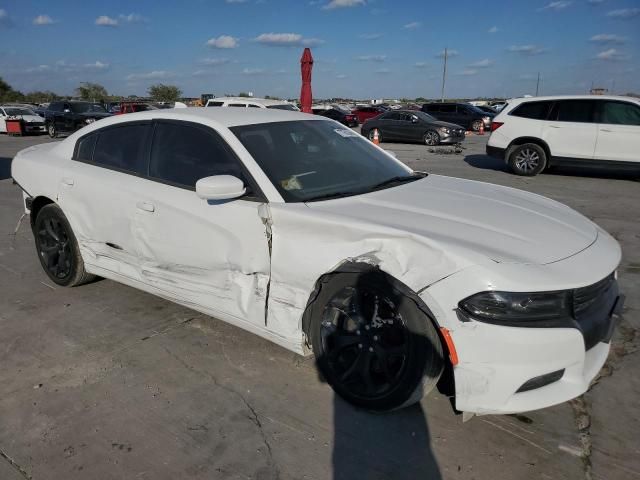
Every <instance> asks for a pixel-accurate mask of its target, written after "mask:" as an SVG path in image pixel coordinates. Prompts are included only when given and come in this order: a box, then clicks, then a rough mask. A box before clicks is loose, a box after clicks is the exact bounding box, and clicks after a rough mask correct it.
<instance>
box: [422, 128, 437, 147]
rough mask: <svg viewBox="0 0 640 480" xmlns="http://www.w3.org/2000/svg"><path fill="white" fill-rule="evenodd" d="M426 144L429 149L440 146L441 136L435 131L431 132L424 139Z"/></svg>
mask: <svg viewBox="0 0 640 480" xmlns="http://www.w3.org/2000/svg"><path fill="white" fill-rule="evenodd" d="M422 140H423V141H424V144H425V145H427V146H429V147H435V146H436V145H440V134H439V133H438V132H436V131H435V130H429V131H428V132H427V133H425V134H424V137H422Z"/></svg>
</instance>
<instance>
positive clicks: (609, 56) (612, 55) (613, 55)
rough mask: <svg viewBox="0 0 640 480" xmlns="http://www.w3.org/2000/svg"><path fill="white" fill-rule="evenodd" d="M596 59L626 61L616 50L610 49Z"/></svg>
mask: <svg viewBox="0 0 640 480" xmlns="http://www.w3.org/2000/svg"><path fill="white" fill-rule="evenodd" d="M596 58H597V59H598V60H624V59H625V58H626V57H625V56H624V55H623V54H622V53H621V52H619V51H618V50H616V49H615V48H610V49H609V50H605V51H603V52H600V53H599V54H597V55H596Z"/></svg>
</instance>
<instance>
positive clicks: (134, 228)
mask: <svg viewBox="0 0 640 480" xmlns="http://www.w3.org/2000/svg"><path fill="white" fill-rule="evenodd" d="M12 176H13V178H14V179H15V181H16V182H17V183H18V184H19V185H20V187H21V188H22V190H23V191H24V200H25V207H26V209H27V211H29V212H30V214H31V224H32V228H33V233H34V236H35V244H36V251H37V253H38V257H39V258H40V261H41V263H42V267H43V268H44V270H45V272H46V274H47V275H48V276H49V278H51V280H52V281H54V282H56V283H57V284H59V285H65V286H74V285H79V284H81V283H83V282H86V281H88V280H89V279H91V278H92V277H93V276H100V277H106V278H110V279H113V280H116V281H118V282H122V283H125V284H127V285H130V286H133V287H135V288H139V289H141V290H144V291H147V292H150V293H153V294H155V295H159V296H161V297H164V298H167V299H170V300H172V301H174V302H177V303H180V304H182V305H186V306H188V307H190V308H193V309H195V310H198V311H201V312H204V313H207V314H210V315H212V316H215V317H217V318H220V319H222V320H225V321H227V322H229V323H231V324H234V325H237V326H239V327H241V328H244V329H246V330H248V331H250V332H253V333H255V334H258V335H260V336H262V337H264V338H266V339H269V340H271V341H273V342H275V343H277V344H279V345H281V346H283V347H285V348H287V349H290V350H292V351H294V352H297V353H299V354H310V353H311V352H313V353H314V354H315V356H316V359H317V364H318V367H319V369H320V371H321V373H322V374H323V377H324V378H325V379H326V380H327V382H328V383H329V384H331V386H332V387H333V388H334V390H335V391H336V392H337V393H338V394H340V395H341V396H343V397H344V398H345V399H347V400H348V401H350V402H352V403H354V404H356V405H359V406H361V407H364V408H367V409H371V410H390V409H394V408H399V407H401V406H404V405H408V404H410V403H412V402H415V401H417V400H419V399H420V398H421V397H422V396H423V395H424V394H426V393H427V392H428V391H429V390H431V389H432V388H433V387H434V385H435V384H436V383H437V382H438V380H439V379H442V381H443V383H442V384H441V385H445V384H450V385H454V387H453V390H452V391H451V392H450V394H451V395H455V405H456V408H457V409H459V410H461V411H464V412H468V413H508V412H521V411H526V410H532V409H537V408H542V407H545V406H548V405H552V404H555V403H559V402H563V401H566V400H568V399H571V398H573V397H576V396H578V395H580V394H581V393H583V392H584V391H585V390H586V389H587V388H588V386H589V382H590V381H591V380H592V379H593V378H594V376H595V375H596V374H597V372H598V371H599V370H600V368H601V367H602V365H603V363H604V362H605V360H606V358H607V354H608V352H609V340H610V338H611V335H612V331H613V328H614V325H615V323H616V318H617V315H616V313H617V312H618V311H619V310H620V308H621V304H622V297H621V296H620V295H619V293H618V287H617V282H616V276H615V271H616V268H617V266H618V263H619V262H620V248H619V246H618V244H617V242H616V241H615V240H614V239H613V238H612V237H611V236H610V235H609V234H607V233H606V232H605V231H604V230H603V229H601V228H600V227H598V226H597V225H595V224H594V223H592V222H591V221H589V220H588V219H586V218H585V217H583V216H582V215H580V214H578V213H577V212H575V211H574V210H572V209H570V208H568V207H566V206H564V205H562V204H560V203H558V202H555V201H552V200H549V199H546V198H544V197H540V196H538V195H534V194H530V193H526V192H523V191H519V190H515V189H511V188H505V187H500V186H496V185H491V184H486V183H480V182H473V181H467V180H461V179H456V178H448V177H442V176H438V175H432V174H427V173H423V172H416V171H412V170H411V169H409V168H408V167H406V166H405V165H403V164H402V163H400V162H399V161H397V160H396V159H395V158H393V157H392V156H391V155H389V154H388V153H386V152H385V151H384V150H381V149H380V148H378V147H376V146H374V145H373V144H371V143H370V142H369V141H367V140H366V139H364V138H363V137H361V136H360V135H358V134H356V133H355V132H353V131H352V130H350V129H347V128H345V127H343V126H342V125H340V124H339V123H337V122H334V121H331V120H327V119H325V118H323V117H318V116H313V115H306V114H303V113H296V112H284V111H273V110H266V109H252V110H251V111H249V110H244V109H237V110H236V109H226V108H225V109H216V108H201V109H181V110H153V111H148V112H141V113H134V114H130V115H122V116H117V117H113V118H107V119H104V120H101V121H99V122H96V123H95V124H92V125H88V126H86V127H85V128H83V129H82V130H80V131H78V132H76V133H74V134H73V135H71V136H70V137H69V138H67V139H66V140H64V141H62V142H59V143H49V144H43V145H38V146H34V147H30V148H27V149H26V150H23V151H21V152H20V153H18V155H17V156H16V157H15V159H14V160H13V163H12ZM445 381H446V382H445Z"/></svg>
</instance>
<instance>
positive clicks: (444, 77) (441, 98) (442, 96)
mask: <svg viewBox="0 0 640 480" xmlns="http://www.w3.org/2000/svg"><path fill="white" fill-rule="evenodd" d="M446 79H447V47H444V68H443V69H442V95H441V97H440V101H441V102H444V84H445V81H446Z"/></svg>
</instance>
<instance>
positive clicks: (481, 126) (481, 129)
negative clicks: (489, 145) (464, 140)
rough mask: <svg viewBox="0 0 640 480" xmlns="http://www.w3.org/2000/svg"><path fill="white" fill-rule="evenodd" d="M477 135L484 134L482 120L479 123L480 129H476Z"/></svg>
mask: <svg viewBox="0 0 640 480" xmlns="http://www.w3.org/2000/svg"><path fill="white" fill-rule="evenodd" d="M478 135H484V122H481V123H480V130H478Z"/></svg>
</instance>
